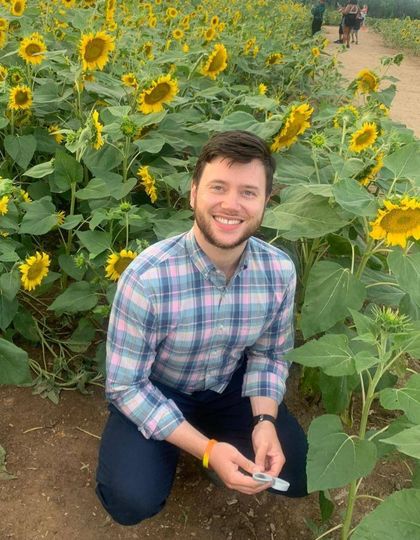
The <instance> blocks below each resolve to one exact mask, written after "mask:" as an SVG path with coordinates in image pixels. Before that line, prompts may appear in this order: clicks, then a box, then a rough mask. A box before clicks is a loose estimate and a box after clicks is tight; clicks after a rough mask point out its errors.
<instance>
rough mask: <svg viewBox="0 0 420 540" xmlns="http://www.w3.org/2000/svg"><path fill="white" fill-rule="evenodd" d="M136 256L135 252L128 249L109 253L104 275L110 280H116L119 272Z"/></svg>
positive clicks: (119, 274)
mask: <svg viewBox="0 0 420 540" xmlns="http://www.w3.org/2000/svg"><path fill="white" fill-rule="evenodd" d="M136 257H137V253H135V252H134V251H130V250H128V249H122V250H121V251H120V252H119V253H111V255H109V256H108V259H107V261H106V262H107V265H106V268H105V271H106V277H107V278H108V279H111V280H112V281H118V279H119V278H120V276H121V274H122V273H123V272H124V270H125V269H126V268H127V266H128V265H129V264H130V263H131V262H132V261H133V260H134V259H135V258H136Z"/></svg>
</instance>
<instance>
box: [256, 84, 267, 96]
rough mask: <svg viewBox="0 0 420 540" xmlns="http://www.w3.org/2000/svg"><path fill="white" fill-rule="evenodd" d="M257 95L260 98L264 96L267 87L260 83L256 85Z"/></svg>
mask: <svg viewBox="0 0 420 540" xmlns="http://www.w3.org/2000/svg"><path fill="white" fill-rule="evenodd" d="M258 93H259V94H260V95H261V96H264V95H265V94H266V93H267V86H266V85H265V84H264V83H260V84H259V85H258Z"/></svg>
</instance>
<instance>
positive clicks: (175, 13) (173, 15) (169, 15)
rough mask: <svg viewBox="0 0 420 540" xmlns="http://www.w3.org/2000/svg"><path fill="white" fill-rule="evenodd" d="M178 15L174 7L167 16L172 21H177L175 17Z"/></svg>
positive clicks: (167, 11)
mask: <svg viewBox="0 0 420 540" xmlns="http://www.w3.org/2000/svg"><path fill="white" fill-rule="evenodd" d="M177 15H178V11H177V10H176V9H175V8H174V7H169V8H168V9H167V10H166V16H167V17H169V18H170V19H175V17H176V16H177Z"/></svg>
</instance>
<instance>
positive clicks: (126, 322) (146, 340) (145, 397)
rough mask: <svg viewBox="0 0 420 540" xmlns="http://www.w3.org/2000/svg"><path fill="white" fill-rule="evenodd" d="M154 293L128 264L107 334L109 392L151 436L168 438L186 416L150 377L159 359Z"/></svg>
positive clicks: (117, 294) (113, 399)
mask: <svg viewBox="0 0 420 540" xmlns="http://www.w3.org/2000/svg"><path fill="white" fill-rule="evenodd" d="M156 324H157V317H156V307H155V305H154V302H153V291H149V290H145V288H144V286H143V284H142V283H141V281H140V280H139V279H138V277H137V276H136V275H135V272H133V271H130V268H128V269H127V270H126V271H125V272H124V273H123V275H122V276H121V278H120V280H119V283H118V288H117V292H116V295H115V298H114V302H113V306H112V310H111V316H110V321H109V327H108V336H107V360H106V366H107V377H106V396H107V398H108V400H109V401H110V402H111V403H113V404H114V405H115V406H116V407H117V408H118V409H119V410H120V411H121V412H122V413H123V414H124V415H125V416H127V418H129V419H130V420H132V421H133V422H134V423H135V424H136V425H137V426H138V429H139V431H140V432H141V433H142V434H143V435H144V436H145V437H146V438H147V439H149V438H153V439H158V440H163V439H166V437H168V436H169V435H170V433H172V431H173V430H174V429H175V428H176V427H177V426H178V425H180V424H181V423H182V422H183V420H184V417H183V415H182V413H181V411H180V410H179V409H178V407H177V406H176V404H175V403H174V402H173V401H172V400H170V399H167V398H166V397H165V396H164V395H163V394H162V392H161V391H160V390H159V389H158V388H156V387H155V386H154V385H153V383H152V382H151V381H150V380H149V376H150V372H151V368H152V365H153V362H154V360H155V357H156Z"/></svg>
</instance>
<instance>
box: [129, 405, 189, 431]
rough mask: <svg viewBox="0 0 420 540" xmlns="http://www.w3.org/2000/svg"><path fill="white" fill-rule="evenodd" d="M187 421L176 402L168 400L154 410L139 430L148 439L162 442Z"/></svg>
mask: <svg viewBox="0 0 420 540" xmlns="http://www.w3.org/2000/svg"><path fill="white" fill-rule="evenodd" d="M184 420H185V418H184V416H183V415H182V413H181V411H180V410H179V409H178V407H177V406H176V404H175V403H174V401H172V400H171V399H168V400H166V401H165V403H162V404H161V405H159V406H157V407H156V408H154V409H153V410H152V411H151V412H150V414H149V415H148V417H147V418H146V419H145V421H144V422H143V423H142V424H141V425H140V426H138V430H139V431H140V433H141V434H142V435H143V436H144V437H145V438H146V439H155V440H158V441H162V440H164V439H166V438H167V437H169V435H170V434H171V433H172V432H173V431H174V430H175V429H176V428H177V427H178V426H179V425H180V424H182V422H183V421H184Z"/></svg>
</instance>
